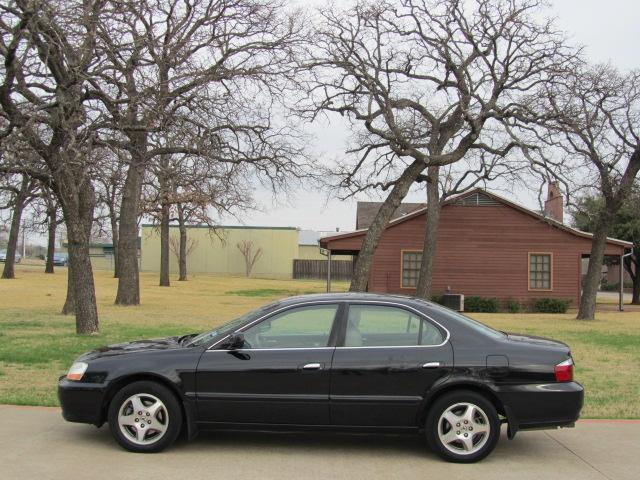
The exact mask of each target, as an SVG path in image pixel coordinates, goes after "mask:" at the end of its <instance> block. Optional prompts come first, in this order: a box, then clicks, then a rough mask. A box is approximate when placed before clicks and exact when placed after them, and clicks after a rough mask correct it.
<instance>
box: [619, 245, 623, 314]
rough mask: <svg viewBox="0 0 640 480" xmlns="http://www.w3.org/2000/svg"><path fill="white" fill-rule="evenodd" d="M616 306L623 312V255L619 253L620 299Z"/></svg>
mask: <svg viewBox="0 0 640 480" xmlns="http://www.w3.org/2000/svg"><path fill="white" fill-rule="evenodd" d="M618 308H619V309H620V311H621V312H624V256H623V255H620V299H619V305H618Z"/></svg>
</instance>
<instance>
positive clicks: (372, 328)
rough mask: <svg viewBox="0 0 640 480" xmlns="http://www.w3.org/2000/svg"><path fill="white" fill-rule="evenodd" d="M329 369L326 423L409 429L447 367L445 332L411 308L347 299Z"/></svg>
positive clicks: (448, 346) (448, 354) (448, 351)
mask: <svg viewBox="0 0 640 480" xmlns="http://www.w3.org/2000/svg"><path fill="white" fill-rule="evenodd" d="M344 317H345V318H344V320H343V323H342V333H341V335H340V338H339V340H338V342H339V343H338V345H337V348H336V351H335V354H334V356H333V363H332V367H331V423H332V424H334V425H350V426H380V427H385V426H386V427H414V426H416V420H417V418H418V416H419V410H420V408H421V407H422V405H423V399H424V397H425V394H426V393H427V392H428V391H429V389H430V388H431V386H432V385H433V383H434V382H436V381H437V380H438V379H440V378H441V377H443V376H445V375H448V374H449V373H450V371H451V370H452V368H453V349H452V347H451V344H450V343H449V342H448V332H447V331H446V330H445V329H444V328H443V327H441V326H440V325H438V324H436V323H435V322H433V321H432V320H431V319H429V318H427V317H425V316H424V315H423V314H422V313H421V312H419V311H417V310H414V309H412V308H411V307H408V306H404V305H396V304H382V303H353V304H350V305H349V306H348V311H347V312H346V314H345V316H344Z"/></svg>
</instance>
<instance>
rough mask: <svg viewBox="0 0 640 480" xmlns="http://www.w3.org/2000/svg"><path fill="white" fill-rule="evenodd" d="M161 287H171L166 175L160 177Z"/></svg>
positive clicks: (169, 214) (169, 211) (169, 208)
mask: <svg viewBox="0 0 640 480" xmlns="http://www.w3.org/2000/svg"><path fill="white" fill-rule="evenodd" d="M160 177H161V178H160V286H161V287H169V286H170V285H171V282H170V281H169V261H170V257H169V254H170V252H169V222H170V220H171V218H170V216H171V205H170V204H169V198H168V195H169V192H168V185H167V181H166V179H165V178H163V177H164V175H160Z"/></svg>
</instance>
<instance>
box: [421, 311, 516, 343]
mask: <svg viewBox="0 0 640 480" xmlns="http://www.w3.org/2000/svg"><path fill="white" fill-rule="evenodd" d="M431 306H432V307H433V308H434V309H436V310H437V311H438V313H439V314H440V315H443V316H445V317H447V318H449V319H452V320H453V321H457V322H460V323H463V324H465V325H466V326H468V327H470V328H472V329H473V330H475V331H476V332H480V333H484V334H485V335H490V336H492V337H498V338H502V337H504V336H506V334H505V333H503V332H500V331H498V330H494V329H493V328H491V327H489V326H488V325H485V324H484V323H481V322H478V321H477V320H474V319H473V318H469V317H467V316H466V315H463V314H461V313H459V312H456V311H454V310H450V309H448V308H446V307H442V306H440V305H431Z"/></svg>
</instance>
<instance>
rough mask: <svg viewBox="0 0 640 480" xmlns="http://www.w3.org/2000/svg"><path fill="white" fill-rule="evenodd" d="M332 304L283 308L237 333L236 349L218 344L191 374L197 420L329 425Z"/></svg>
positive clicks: (334, 312) (335, 314)
mask: <svg viewBox="0 0 640 480" xmlns="http://www.w3.org/2000/svg"><path fill="white" fill-rule="evenodd" d="M340 310H341V306H340V304H339V303H337V302H333V303H316V304H306V305H302V306H291V307H284V308H283V309H280V310H277V311H275V312H273V313H272V314H270V315H268V316H267V317H266V318H262V319H260V320H258V321H256V322H254V323H251V324H249V325H247V326H245V327H243V328H241V329H240V330H239V331H240V332H242V333H243V334H244V338H245V343H244V345H243V346H242V348H239V349H235V350H228V349H226V348H224V347H223V346H222V345H223V343H224V342H222V344H221V346H220V347H217V346H214V347H212V348H211V349H209V350H207V351H206V352H205V353H203V355H202V357H201V359H200V362H199V364H198V370H197V374H196V375H197V377H196V381H197V399H198V400H197V401H198V416H199V420H200V422H207V423H233V424H239V423H242V424H301V425H327V424H329V421H330V417H329V382H330V367H331V359H332V356H333V352H334V345H335V338H336V337H337V330H336V328H337V327H336V328H334V323H336V322H335V320H336V319H337V318H338V317H339V312H340Z"/></svg>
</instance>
